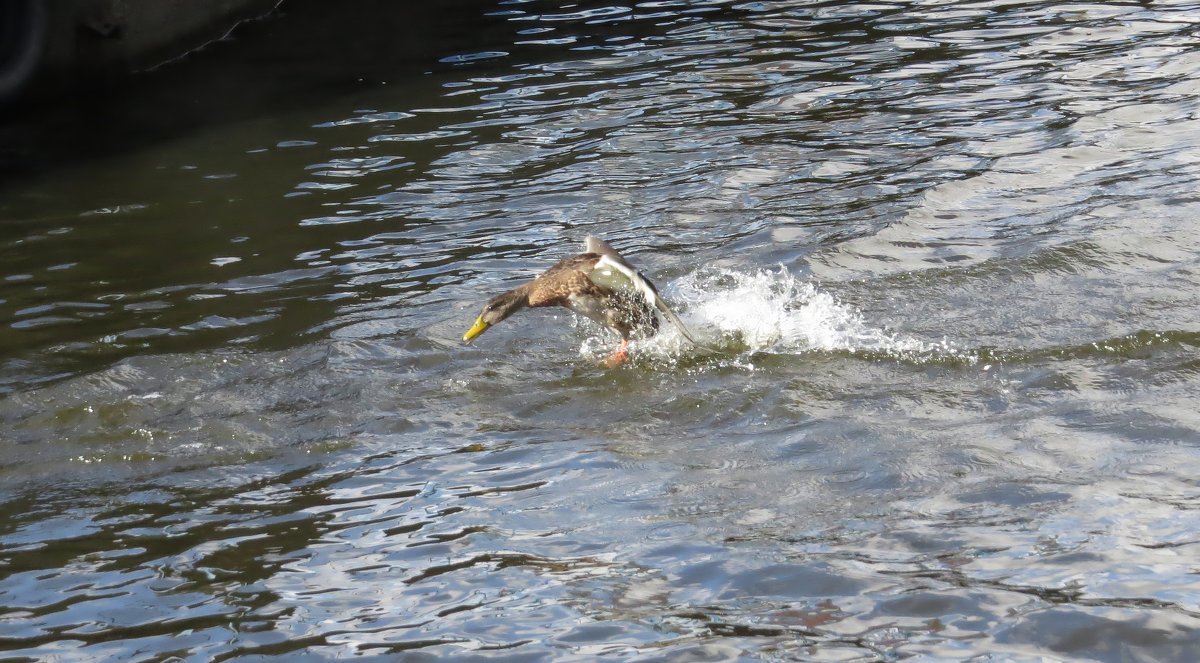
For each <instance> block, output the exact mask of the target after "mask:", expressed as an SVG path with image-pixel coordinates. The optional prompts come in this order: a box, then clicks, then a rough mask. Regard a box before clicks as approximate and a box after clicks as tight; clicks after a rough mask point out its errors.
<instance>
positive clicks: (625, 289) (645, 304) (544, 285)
mask: <svg viewBox="0 0 1200 663" xmlns="http://www.w3.org/2000/svg"><path fill="white" fill-rule="evenodd" d="M583 250H584V252H583V253H581V254H579V255H576V256H571V257H570V258H567V259H565V260H563V261H561V262H559V263H558V264H557V265H554V266H553V267H551V268H550V269H547V270H546V271H545V272H543V273H542V275H541V276H539V277H537V278H535V279H534V280H532V281H530V282H528V283H525V284H524V285H520V286H517V287H516V288H513V289H512V290H509V291H508V292H505V293H503V294H500V295H496V296H495V297H493V298H492V299H491V300H490V301H488V303H487V304H486V305H485V306H484V307H483V311H482V312H481V313H480V314H479V317H478V318H476V319H475V325H474V326H472V327H471V328H470V329H468V330H467V333H465V334H463V341H465V342H467V343H470V342H471V341H473V340H475V337H477V336H479V335H480V334H482V333H483V332H485V331H487V330H488V329H489V328H490V327H492V325H495V324H497V323H499V322H500V321H501V320H504V319H505V318H507V317H508V316H510V315H512V314H513V313H516V312H517V311H519V310H521V309H523V308H525V307H528V306H532V307H539V306H562V307H565V308H568V309H570V310H572V311H574V312H576V313H578V314H580V315H582V316H584V317H585V318H588V319H590V320H593V321H595V322H598V323H600V324H601V325H603V326H605V327H608V328H609V329H611V330H613V331H615V332H617V333H618V334H620V335H621V345H620V346H619V347H618V348H617V349H616V350H615V351H614V352H613V354H612V355H611V356H609V357H608V359H606V360H605V361H604V362H603V363H604V364H605V365H606V366H609V367H612V366H617V365H619V364H621V363H623V362H625V361H626V360H627V359H629V342H630V340H632V339H633V337H634V336H637V337H638V338H649V337H651V336H653V335H654V334H656V333H657V332H658V324H659V323H658V317H657V316H656V315H655V311H657V312H658V313H661V314H662V315H663V317H665V318H666V319H667V320H668V321H670V323H671V324H672V325H674V326H675V328H676V329H678V330H679V333H681V334H683V337H684V338H686V339H687V340H688V341H690V342H692V343H693V344H694V343H695V342H696V339H695V338H693V337H692V334H691V332H689V331H688V329H687V327H685V326H684V324H683V321H682V320H680V319H679V316H677V315H675V312H674V311H672V310H671V308H670V307H669V306H667V303H666V302H664V301H663V299H662V297H660V296H659V294H658V289H657V288H655V287H654V284H653V283H651V282H650V281H649V279H647V278H646V277H644V276H642V275H641V273H639V272H638V270H637V268H636V267H634V266H633V265H631V264H629V261H627V260H625V258H622V257H621V254H619V253H617V251H616V249H614V248H613V247H611V246H609V245H608V243H607V242H605V241H604V240H602V239H599V238H597V237H591V236H589V237H588V238H587V239H585V240H584V242H583Z"/></svg>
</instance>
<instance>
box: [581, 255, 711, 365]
mask: <svg viewBox="0 0 1200 663" xmlns="http://www.w3.org/2000/svg"><path fill="white" fill-rule="evenodd" d="M583 248H584V250H585V251H586V252H588V253H595V254H597V255H599V256H600V259H599V260H597V261H596V264H595V266H594V267H593V268H592V271H591V274H589V275H588V276H589V278H591V279H592V280H593V282H595V283H598V284H600V285H603V286H606V287H610V288H612V287H632V288H633V289H634V290H635V291H637V292H638V293H639V294H641V295H642V297H644V298H645V299H646V302H647V303H649V304H650V305H652V306H653V307H654V308H656V309H658V310H659V312H660V313H662V314H663V317H664V318H666V319H667V320H670V321H671V324H672V325H674V326H675V328H676V329H678V330H679V333H680V334H683V337H684V338H686V339H687V340H689V341H691V342H692V344H693V345H698V344H697V343H696V339H695V338H693V337H692V333H691V332H689V331H688V328H687V327H686V326H685V325H684V324H683V320H680V319H679V316H677V315H675V312H674V311H672V310H671V307H670V306H667V303H666V302H665V301H663V298H662V297H661V296H660V295H659V294H658V288H655V287H654V284H653V283H651V282H650V279H648V278H646V277H644V276H642V273H641V272H639V271H638V270H637V268H636V267H634V266H633V265H631V264H630V263H629V261H628V260H626V259H625V258H623V257H622V256H621V254H620V253H617V250H616V249H614V248H613V247H611V246H609V245H608V242H605V241H604V240H602V239H600V238H599V237H593V236H591V235H588V237H587V238H586V239H584V240H583Z"/></svg>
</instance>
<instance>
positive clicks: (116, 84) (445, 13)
mask: <svg viewBox="0 0 1200 663" xmlns="http://www.w3.org/2000/svg"><path fill="white" fill-rule="evenodd" d="M499 9H501V7H500V3H498V2H496V1H495V0H446V1H440V2H435V3H395V2H388V1H387V0H354V1H353V2H349V3H346V2H339V3H331V2H320V1H319V0H286V1H285V2H284V3H282V5H281V6H280V8H279V9H277V10H276V11H275V12H274V13H272V14H271V15H269V16H267V17H265V18H262V19H258V20H254V21H248V22H246V23H243V24H242V25H240V26H239V27H237V28H236V29H235V30H234V31H233V32H232V33H231V34H230V35H229V37H227V38H226V39H223V40H220V41H217V42H213V43H210V44H208V45H207V46H205V47H203V48H201V49H199V50H197V51H194V52H192V53H190V54H188V55H186V56H184V57H181V58H178V59H177V60H175V61H172V62H168V63H165V64H163V65H160V66H158V67H156V68H155V69H153V70H151V71H146V72H141V73H138V74H134V75H132V76H130V77H128V78H126V79H124V80H121V81H113V82H109V83H105V84H103V85H99V84H96V85H93V86H92V87H86V84H85V86H84V87H82V88H80V89H76V90H74V91H72V92H71V93H69V94H68V95H65V96H62V97H59V98H57V99H55V100H53V101H46V102H41V103H38V104H37V105H36V106H34V107H24V108H19V109H15V110H9V111H8V112H7V113H6V114H7V116H8V117H4V115H0V178H2V179H0V182H2V181H3V180H9V181H12V180H13V179H14V178H20V177H21V176H29V175H33V174H36V173H39V172H44V171H47V170H51V169H53V168H55V167H58V166H62V165H67V164H70V163H73V162H76V161H78V160H81V159H88V158H92V157H96V156H102V155H106V154H113V153H116V152H120V151H124V150H134V149H137V148H138V147H139V146H141V145H146V144H150V143H153V142H156V141H161V140H167V139H170V138H172V137H177V136H182V135H186V134H188V133H190V132H193V131H196V130H198V129H201V128H204V127H208V126H213V125H220V124H223V123H229V122H238V121H245V120H248V119H253V118H256V117H262V116H270V115H271V114H273V113H278V112H280V111H282V110H286V109H288V108H294V107H296V106H298V105H299V106H303V105H306V104H310V103H313V102H314V101H316V100H319V99H322V98H327V97H329V96H330V95H336V94H342V93H346V94H348V93H353V92H355V91H357V90H362V89H365V88H370V87H372V86H379V85H387V84H389V83H393V84H394V83H396V82H399V81H402V80H403V79H405V78H409V77H413V76H420V75H422V74H423V73H425V72H429V71H433V70H437V69H445V68H448V67H452V66H459V65H457V64H456V62H455V61H449V62H443V61H442V60H443V59H446V58H447V57H449V56H454V55H459V56H461V55H463V54H469V53H475V52H480V51H487V50H496V49H502V45H503V44H505V43H509V42H511V36H512V31H513V29H512V27H511V26H508V25H506V21H505V19H504V17H503V16H497V15H496V12H497V10H499ZM498 44H499V46H498ZM464 61H470V58H465V59H464Z"/></svg>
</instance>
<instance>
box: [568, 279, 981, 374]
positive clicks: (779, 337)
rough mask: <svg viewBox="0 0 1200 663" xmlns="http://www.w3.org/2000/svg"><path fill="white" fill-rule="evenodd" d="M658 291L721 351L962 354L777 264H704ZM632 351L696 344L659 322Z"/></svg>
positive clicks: (669, 356) (595, 341) (664, 355)
mask: <svg viewBox="0 0 1200 663" xmlns="http://www.w3.org/2000/svg"><path fill="white" fill-rule="evenodd" d="M664 295H665V296H666V299H667V301H669V302H670V303H671V305H672V307H674V308H675V309H676V310H677V311H678V312H679V314H680V317H681V318H683V320H684V322H685V323H686V324H687V326H688V328H689V329H691V331H692V333H693V334H694V335H695V336H696V338H697V340H698V341H700V343H701V344H702V345H704V346H706V347H708V348H710V349H712V350H715V351H717V352H719V353H721V354H726V353H733V354H735V355H738V356H741V357H745V356H746V355H750V354H756V353H771V354H793V353H801V352H865V353H882V354H886V355H892V356H897V357H906V358H909V359H918V358H920V357H921V356H928V355H935V356H945V355H949V354H953V355H958V356H960V357H961V355H960V353H958V352H957V351H956V350H955V349H954V347H953V344H952V343H949V342H948V341H944V340H943V341H941V342H937V343H929V342H925V341H921V340H918V339H914V338H906V337H904V336H903V335H900V334H897V333H893V332H890V331H888V330H886V329H883V328H880V327H875V326H872V325H870V324H869V323H868V322H867V321H866V320H865V319H864V318H863V316H862V314H861V313H860V312H859V311H858V310H857V309H855V308H854V307H851V306H848V305H846V304H843V303H841V302H839V301H838V300H837V298H835V297H834V296H833V295H831V294H829V293H827V292H822V291H821V290H820V289H819V288H818V287H817V286H816V285H814V284H813V283H811V282H809V281H805V280H801V279H797V278H796V277H795V276H794V275H792V274H791V273H789V272H788V271H787V270H786V269H784V268H783V267H779V268H778V269H761V270H758V271H755V272H738V271H732V270H727V269H718V268H706V269H703V270H700V271H697V272H694V273H692V274H689V275H687V276H685V277H683V278H681V279H679V280H678V281H675V282H673V283H671V284H669V285H668V286H667V288H666V289H665V292H664ZM611 346H612V339H611V338H608V337H605V336H593V337H591V338H588V339H587V340H586V341H585V342H584V344H583V347H582V348H580V351H581V353H582V354H584V355H585V356H588V357H591V358H595V357H598V356H602V355H603V353H604V352H605V350H606V349H611ZM634 352H635V354H637V355H641V356H643V357H645V356H647V355H649V356H650V357H652V358H654V359H665V360H668V361H670V360H676V359H679V358H681V357H682V356H685V355H692V354H694V353H695V352H696V351H695V349H693V348H691V346H690V344H688V343H687V342H686V341H685V340H684V339H683V338H682V336H681V335H680V334H679V332H677V331H676V330H674V329H671V328H670V326H669V325H664V326H663V327H662V330H661V333H659V334H658V335H657V336H655V337H653V338H650V339H647V340H645V341H640V342H637V343H635V345H634ZM701 352H703V350H701ZM738 363H741V362H738Z"/></svg>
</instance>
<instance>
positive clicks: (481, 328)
mask: <svg viewBox="0 0 1200 663" xmlns="http://www.w3.org/2000/svg"><path fill="white" fill-rule="evenodd" d="M488 327H491V325H489V324H488V323H486V322H484V321H483V316H482V315H481V316H479V317H478V318H475V326H474V327H471V328H470V329H468V330H467V333H465V334H463V340H464V341H466V342H467V343H470V342H471V341H473V340H475V337H476V336H479V335H480V334H482V333H483V332H485V331H487V328H488Z"/></svg>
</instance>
